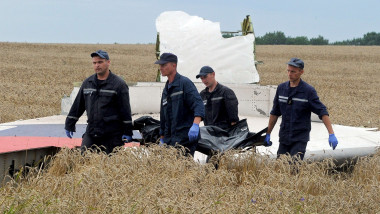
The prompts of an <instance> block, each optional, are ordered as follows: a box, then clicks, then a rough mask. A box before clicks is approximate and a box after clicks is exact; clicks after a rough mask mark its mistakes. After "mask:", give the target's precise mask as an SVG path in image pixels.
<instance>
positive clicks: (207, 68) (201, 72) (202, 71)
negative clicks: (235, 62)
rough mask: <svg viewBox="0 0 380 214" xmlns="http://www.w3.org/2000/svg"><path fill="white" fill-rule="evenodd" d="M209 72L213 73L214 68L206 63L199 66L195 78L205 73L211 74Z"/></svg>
mask: <svg viewBox="0 0 380 214" xmlns="http://www.w3.org/2000/svg"><path fill="white" fill-rule="evenodd" d="M211 73H214V70H213V69H212V68H211V67H210V66H207V65H206V66H203V67H202V68H201V70H200V71H199V74H198V75H197V76H196V78H197V79H198V78H199V77H201V76H206V75H207V74H211Z"/></svg>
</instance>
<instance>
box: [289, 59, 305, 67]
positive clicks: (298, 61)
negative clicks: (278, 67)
mask: <svg viewBox="0 0 380 214" xmlns="http://www.w3.org/2000/svg"><path fill="white" fill-rule="evenodd" d="M288 65H291V66H294V67H297V68H301V69H303V67H304V63H303V61H302V59H298V58H291V59H290V61H289V62H288Z"/></svg>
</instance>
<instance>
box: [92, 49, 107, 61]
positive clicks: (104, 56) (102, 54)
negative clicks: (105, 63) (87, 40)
mask: <svg viewBox="0 0 380 214" xmlns="http://www.w3.org/2000/svg"><path fill="white" fill-rule="evenodd" d="M94 56H98V57H100V58H102V59H106V60H109V59H110V57H109V56H108V53H107V52H105V51H103V50H97V51H96V52H94V53H92V54H91V57H94Z"/></svg>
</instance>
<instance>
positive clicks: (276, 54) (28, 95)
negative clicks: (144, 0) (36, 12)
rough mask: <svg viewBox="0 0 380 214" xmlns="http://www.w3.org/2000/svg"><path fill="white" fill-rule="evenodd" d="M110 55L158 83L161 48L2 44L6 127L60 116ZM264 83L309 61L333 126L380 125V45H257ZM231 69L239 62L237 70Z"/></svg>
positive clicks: (1, 111)
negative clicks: (101, 58)
mask: <svg viewBox="0 0 380 214" xmlns="http://www.w3.org/2000/svg"><path fill="white" fill-rule="evenodd" d="M97 49H104V50H107V51H108V52H109V54H110V57H111V63H112V65H111V66H112V67H111V70H112V71H114V72H115V73H116V74H118V75H120V76H122V77H124V79H125V80H126V81H127V82H135V81H154V80H155V78H156V72H157V67H156V66H155V65H154V64H153V62H154V60H155V45H123V44H110V45H82V44H25V43H0V50H1V51H0V58H1V59H2V62H1V64H0V75H1V78H2V81H1V82H2V83H1V84H0V90H1V91H2V93H1V94H2V95H1V97H0V99H1V105H0V123H4V122H9V121H14V120H18V119H30V118H36V117H43V116H50V115H54V114H59V113H60V104H61V98H62V97H63V96H64V95H69V94H70V93H71V90H72V89H73V82H81V81H83V80H84V79H85V78H86V77H88V76H89V75H91V74H92V73H93V70H92V65H91V58H90V56H89V54H90V53H91V52H93V51H95V50H97ZM256 54H257V60H262V61H264V64H263V65H259V66H258V71H259V74H260V78H261V83H260V84H262V85H268V84H269V85H277V84H279V83H281V82H283V81H286V80H287V76H286V72H285V70H286V64H285V63H286V62H287V61H288V60H289V58H291V57H300V58H302V59H304V60H305V64H306V68H305V74H304V75H303V79H304V80H306V81H307V82H309V83H310V84H311V85H313V86H314V87H315V88H316V89H317V91H318V94H319V96H320V98H321V100H322V102H324V103H325V104H326V106H327V107H328V109H329V112H330V116H331V118H332V122H333V123H336V124H342V125H352V126H364V127H380V96H379V82H380V72H379V70H378V69H379V68H380V61H379V56H380V47H379V46H375V47H353V46H257V50H256ZM231 66H233V65H231Z"/></svg>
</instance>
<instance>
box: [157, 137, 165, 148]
mask: <svg viewBox="0 0 380 214" xmlns="http://www.w3.org/2000/svg"><path fill="white" fill-rule="evenodd" d="M158 145H159V146H163V145H164V139H163V138H160V143H159V144H158Z"/></svg>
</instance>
